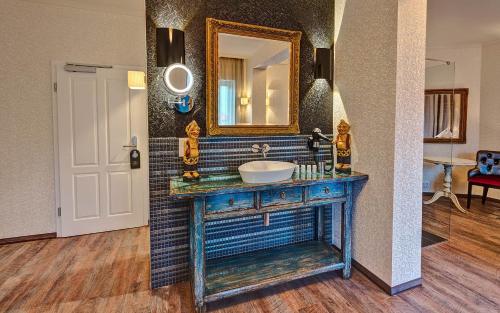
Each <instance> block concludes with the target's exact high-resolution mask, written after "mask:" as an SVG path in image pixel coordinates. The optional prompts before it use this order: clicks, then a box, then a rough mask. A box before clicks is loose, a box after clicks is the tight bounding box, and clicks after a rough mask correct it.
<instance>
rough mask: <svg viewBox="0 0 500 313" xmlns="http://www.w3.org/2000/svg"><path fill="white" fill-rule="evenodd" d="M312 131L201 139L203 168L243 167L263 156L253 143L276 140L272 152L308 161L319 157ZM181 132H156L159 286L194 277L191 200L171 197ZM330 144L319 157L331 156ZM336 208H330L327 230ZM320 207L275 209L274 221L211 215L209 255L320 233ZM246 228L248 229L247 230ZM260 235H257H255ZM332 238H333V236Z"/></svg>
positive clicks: (154, 261) (153, 212) (153, 179)
mask: <svg viewBox="0 0 500 313" xmlns="http://www.w3.org/2000/svg"><path fill="white" fill-rule="evenodd" d="M306 138H307V137H306V136H273V137H211V138H201V139H200V150H201V152H202V154H201V158H200V164H199V165H200V173H201V174H205V175H206V174H216V173H228V172H237V168H238V166H239V165H241V164H243V163H245V162H248V161H252V160H258V159H261V158H262V155H261V154H255V153H252V152H251V149H250V147H251V145H252V144H254V143H256V144H259V145H262V144H264V143H267V144H269V145H270V146H271V151H270V152H269V154H268V156H267V158H268V159H269V160H277V161H294V160H297V161H298V162H299V163H300V164H305V163H308V162H312V161H313V155H312V153H311V152H310V151H309V150H308V149H307V147H306ZM178 145H179V143H178V138H173V137H169V138H150V141H149V146H150V147H149V150H150V152H149V155H150V164H149V168H150V178H149V179H150V242H151V285H152V287H153V288H158V287H162V286H166V285H169V284H173V283H176V282H180V281H184V280H186V279H188V277H189V266H188V255H189V234H188V224H189V220H188V219H189V205H190V204H189V202H187V201H179V200H174V199H172V198H170V197H168V179H169V177H172V176H177V175H180V174H181V171H182V160H181V158H179V157H178V156H177V154H178ZM329 154H330V151H329V149H328V146H324V147H322V149H321V151H320V152H319V157H320V158H321V159H323V160H327V159H330V156H329ZM330 214H331V210H325V221H327V223H326V224H325V227H326V234H329V233H330V232H329V231H328V229H330V227H331V225H330V223H329V222H328V221H329V220H330V218H329V216H330ZM314 221H315V210H313V209H303V210H292V211H285V212H278V213H274V214H272V215H271V219H270V226H268V227H263V226H262V218H261V216H255V217H243V218H235V219H231V220H226V221H211V222H210V223H208V224H207V228H206V234H207V240H208V241H207V247H206V249H207V258H215V257H221V256H228V255H233V254H237V253H242V252H248V251H254V250H257V249H265V248H270V247H275V246H279V245H286V244H290V243H294V242H301V241H307V240H311V239H312V238H313V236H314V230H313V227H312V226H313V224H314ZM242 229H244V231H243V232H242ZM256 238H258V239H259V240H258V241H256V240H255V239H256ZM327 238H330V237H329V236H328V237H327Z"/></svg>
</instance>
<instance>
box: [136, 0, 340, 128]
mask: <svg viewBox="0 0 500 313" xmlns="http://www.w3.org/2000/svg"><path fill="white" fill-rule="evenodd" d="M146 14H147V23H146V29H147V52H148V53H147V66H148V89H149V90H148V94H149V100H148V102H149V135H150V137H180V136H182V137H183V136H184V126H185V125H186V124H187V123H188V122H189V121H191V120H192V119H193V118H194V119H196V121H197V122H198V124H199V125H200V126H201V128H202V136H204V135H205V129H206V127H205V125H206V123H205V19H206V18H207V17H213V18H217V19H222V20H229V21H236V22H242V23H248V24H256V25H262V26H269V27H276V28H283V29H291V30H299V31H302V41H301V43H300V44H301V55H300V63H301V64H300V116H299V122H300V129H301V133H303V134H309V133H310V132H311V130H312V129H313V128H314V127H319V128H321V129H322V130H323V132H325V133H331V131H332V124H333V123H332V114H333V113H332V103H333V93H332V90H331V88H330V87H329V85H328V83H327V82H326V81H323V80H315V79H314V77H313V54H314V48H315V47H318V48H324V47H330V46H331V44H332V43H333V33H334V2H333V1H332V0H317V1H303V0H281V1H269V0H260V1H258V0H232V1H231V0H207V1H201V0H191V1H182V0H146ZM156 27H174V28H178V29H182V30H184V31H185V40H186V65H187V66H188V67H189V68H190V69H191V70H192V72H193V75H194V78H195V83H194V87H193V89H192V91H191V93H190V95H191V96H192V97H193V98H194V101H195V103H196V107H195V109H194V110H193V111H192V112H191V113H189V114H187V115H181V114H177V113H175V112H174V111H172V110H169V109H167V108H166V105H165V98H166V96H167V93H166V91H165V89H164V87H163V85H162V84H163V83H162V81H161V79H160V75H159V74H160V71H161V70H162V68H157V67H156V56H155V28H156Z"/></svg>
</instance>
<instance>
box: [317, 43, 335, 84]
mask: <svg viewBox="0 0 500 313" xmlns="http://www.w3.org/2000/svg"><path fill="white" fill-rule="evenodd" d="M314 78H315V79H326V80H327V81H328V83H329V84H330V87H333V46H332V47H331V48H315V49H314Z"/></svg>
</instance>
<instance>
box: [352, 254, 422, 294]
mask: <svg viewBox="0 0 500 313" xmlns="http://www.w3.org/2000/svg"><path fill="white" fill-rule="evenodd" d="M352 265H353V266H354V268H356V269H357V270H358V271H360V272H361V273H363V274H364V275H365V276H366V277H368V279H370V280H371V281H372V282H374V283H375V285H377V286H379V287H380V288H381V289H382V290H383V291H385V292H386V293H387V294H388V295H390V296H394V295H397V294H398V293H401V292H403V291H406V290H409V289H412V288H415V287H419V286H422V278H417V279H414V280H410V281H408V282H406V283H402V284H399V285H397V286H394V287H391V286H389V285H388V284H387V283H386V282H384V281H383V280H382V279H380V278H379V277H378V276H377V275H375V274H373V273H372V272H371V271H370V270H368V269H367V268H366V267H364V266H363V265H361V264H359V262H357V261H356V260H354V259H352Z"/></svg>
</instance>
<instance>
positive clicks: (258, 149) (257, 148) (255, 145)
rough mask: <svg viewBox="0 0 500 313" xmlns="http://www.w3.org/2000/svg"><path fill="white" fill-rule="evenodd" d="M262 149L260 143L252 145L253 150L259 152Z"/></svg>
mask: <svg viewBox="0 0 500 313" xmlns="http://www.w3.org/2000/svg"><path fill="white" fill-rule="evenodd" d="M260 150H261V148H260V146H259V145H258V144H253V145H252V152H253V153H257V152H259V151H260Z"/></svg>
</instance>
